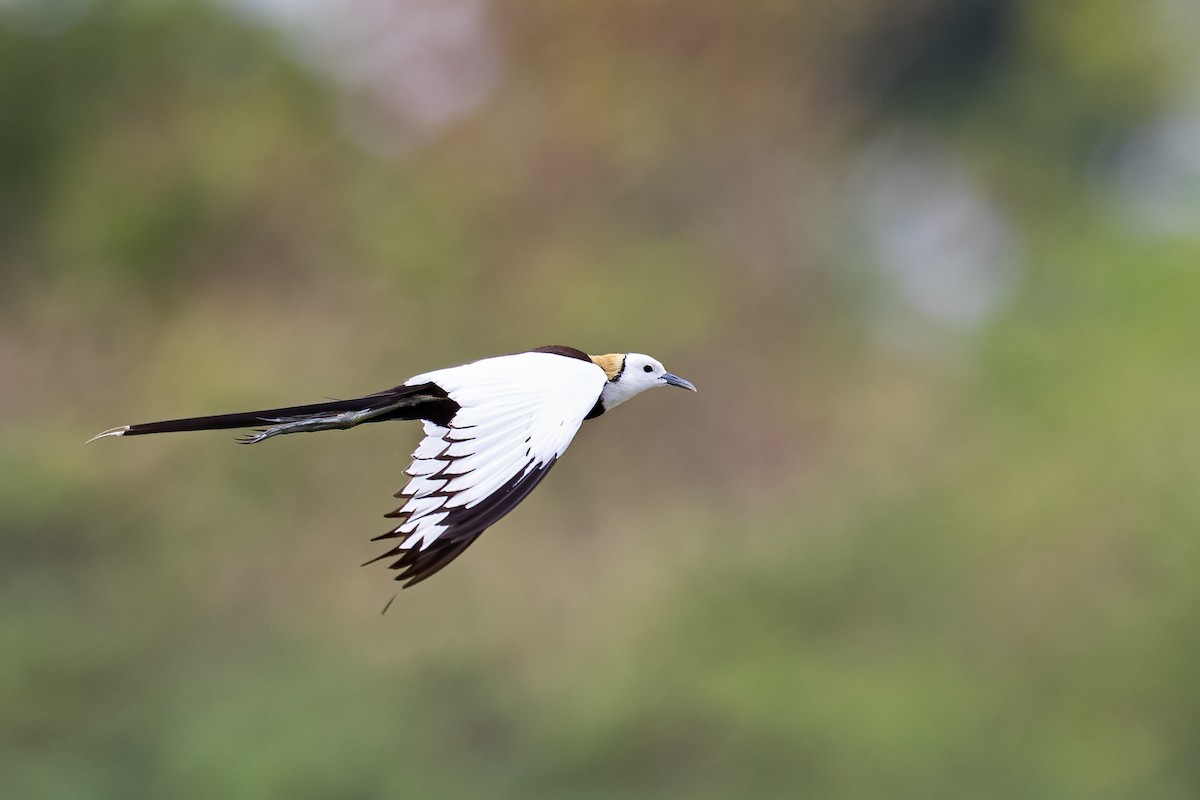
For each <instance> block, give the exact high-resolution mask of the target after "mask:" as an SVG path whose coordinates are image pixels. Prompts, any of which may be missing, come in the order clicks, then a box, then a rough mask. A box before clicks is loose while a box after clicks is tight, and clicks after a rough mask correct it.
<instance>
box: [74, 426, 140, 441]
mask: <svg viewBox="0 0 1200 800" xmlns="http://www.w3.org/2000/svg"><path fill="white" fill-rule="evenodd" d="M128 431H129V426H128V425H120V426H118V427H116V428H109V429H108V430H106V431H104V432H103V433H97V434H96V435H95V436H93V437H92V438H90V439H88V440H87V441H86V442H85V444H91V443H92V442H94V441H96V440H97V439H103V438H104V437H105V436H124V435H125V434H126V433H128Z"/></svg>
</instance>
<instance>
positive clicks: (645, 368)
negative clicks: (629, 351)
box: [642, 364, 654, 372]
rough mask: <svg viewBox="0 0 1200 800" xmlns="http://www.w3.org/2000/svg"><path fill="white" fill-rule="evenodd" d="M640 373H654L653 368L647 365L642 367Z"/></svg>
mask: <svg viewBox="0 0 1200 800" xmlns="http://www.w3.org/2000/svg"><path fill="white" fill-rule="evenodd" d="M642 372H654V367H652V366H650V365H649V364H647V365H646V366H644V367H642Z"/></svg>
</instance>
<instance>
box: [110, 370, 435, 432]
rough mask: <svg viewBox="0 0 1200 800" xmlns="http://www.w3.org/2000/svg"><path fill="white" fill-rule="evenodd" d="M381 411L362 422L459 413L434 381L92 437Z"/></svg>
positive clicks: (252, 425) (247, 425)
mask: <svg viewBox="0 0 1200 800" xmlns="http://www.w3.org/2000/svg"><path fill="white" fill-rule="evenodd" d="M370 411H380V412H381V413H379V414H377V415H375V416H371V417H369V418H367V419H364V420H363V422H382V421H384V420H391V419H427V420H430V421H432V422H436V423H437V424H439V425H446V424H449V422H450V419H451V418H452V417H453V416H454V415H455V414H456V413H457V412H458V404H457V403H455V402H454V401H453V400H451V399H450V398H449V397H448V396H447V394H446V391H445V390H444V389H442V387H440V386H438V385H437V384H435V383H422V384H420V385H417V386H396V387H395V388H392V389H386V390H384V391H382V392H376V393H375V394H369V395H367V396H365V397H357V398H354V399H352V400H330V401H328V402H325V403H312V404H310V405H304V406H288V407H286V408H268V409H263V410H261V411H241V412H238V413H235V414H216V415H214V416H210V417H185V418H184V419H168V420H164V421H162V422H143V423H141V424H138V425H122V426H121V427H119V428H113V429H111V430H107V431H105V432H104V433H101V434H99V435H98V436H96V437H94V438H95V439H99V438H101V437H104V436H140V435H142V434H144V433H176V432H180V431H215V430H226V429H229V428H256V427H262V426H264V425H275V424H278V423H281V422H295V421H301V420H305V419H312V418H320V417H325V416H329V415H331V414H342V413H345V412H370Z"/></svg>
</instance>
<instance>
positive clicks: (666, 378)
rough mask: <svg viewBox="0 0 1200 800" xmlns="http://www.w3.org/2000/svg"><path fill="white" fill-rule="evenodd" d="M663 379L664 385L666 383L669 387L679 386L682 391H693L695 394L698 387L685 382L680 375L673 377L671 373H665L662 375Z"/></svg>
mask: <svg viewBox="0 0 1200 800" xmlns="http://www.w3.org/2000/svg"><path fill="white" fill-rule="evenodd" d="M662 379H663V383H665V384H666V385H667V386H678V387H679V388H680V389H691V390H692V391H693V392H694V391H696V387H695V386H693V385H692V382H691V381H685V380H684V379H683V378H681V377H679V376H678V375H672V374H671V373H669V372H664V373H663V374H662Z"/></svg>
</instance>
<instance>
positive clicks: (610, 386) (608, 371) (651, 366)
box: [591, 353, 696, 411]
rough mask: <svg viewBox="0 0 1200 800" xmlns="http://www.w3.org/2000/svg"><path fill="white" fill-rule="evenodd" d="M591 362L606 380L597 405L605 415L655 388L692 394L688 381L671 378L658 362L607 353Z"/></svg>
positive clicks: (694, 389) (652, 359)
mask: <svg viewBox="0 0 1200 800" xmlns="http://www.w3.org/2000/svg"><path fill="white" fill-rule="evenodd" d="M591 359H592V361H594V362H595V363H596V364H597V365H598V366H599V367H600V368H601V369H603V370H604V374H605V375H607V376H608V383H606V384H605V385H604V389H603V390H601V392H600V403H601V405H603V406H604V410H605V411H611V410H612V409H614V408H616V407H617V406H619V405H620V404H621V403H624V402H625V401H626V400H628V399H629V398H631V397H636V396H637V395H639V394H641V393H642V392H644V391H646V390H647V389H653V388H655V387H658V386H678V387H679V388H681V389H690V390H691V391H693V392H694V391H696V387H695V386H693V385H692V383H691V382H690V381H685V380H684V379H683V378H680V377H679V376H678V375H672V374H671V373H670V372H667V370H666V368H665V367H663V365H662V362H661V361H658V360H657V359H654V358H651V357H650V356H648V355H644V354H642V353H609V354H608V355H603V356H592V357H591Z"/></svg>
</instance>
